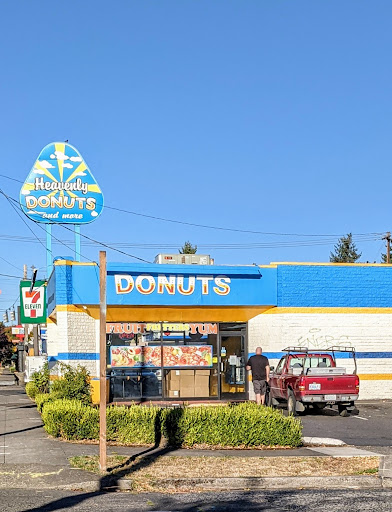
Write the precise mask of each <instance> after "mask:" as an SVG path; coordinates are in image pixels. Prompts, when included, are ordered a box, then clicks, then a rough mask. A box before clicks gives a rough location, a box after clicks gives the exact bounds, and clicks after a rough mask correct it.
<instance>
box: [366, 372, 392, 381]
mask: <svg viewBox="0 0 392 512" xmlns="http://www.w3.org/2000/svg"><path fill="white" fill-rule="evenodd" d="M358 377H359V379H360V380H392V373H360V374H359V375H358Z"/></svg>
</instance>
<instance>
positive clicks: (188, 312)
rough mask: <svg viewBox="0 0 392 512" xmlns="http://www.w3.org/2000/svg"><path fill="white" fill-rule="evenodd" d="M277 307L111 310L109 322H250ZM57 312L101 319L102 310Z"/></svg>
mask: <svg viewBox="0 0 392 512" xmlns="http://www.w3.org/2000/svg"><path fill="white" fill-rule="evenodd" d="M271 307H273V306H215V307H214V306H196V307H193V306H183V307H181V306H155V307H152V306H108V307H107V321H108V322H129V321H133V322H135V321H138V322H159V321H163V322H165V321H166V322H247V321H248V320H250V319H251V318H254V317H255V316H257V315H260V314H261V313H264V312H265V311H266V310H267V309H269V308H271ZM55 311H56V312H60V311H66V312H71V313H87V314H88V315H89V316H91V317H93V318H95V319H96V320H98V319H99V306H96V305H94V306H85V307H83V306H75V305H72V304H70V305H58V306H56V309H55Z"/></svg>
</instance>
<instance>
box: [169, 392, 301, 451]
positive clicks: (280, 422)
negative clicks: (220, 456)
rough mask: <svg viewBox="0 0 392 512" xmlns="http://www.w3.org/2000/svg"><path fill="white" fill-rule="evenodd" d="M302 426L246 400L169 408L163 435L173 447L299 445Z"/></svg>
mask: <svg viewBox="0 0 392 512" xmlns="http://www.w3.org/2000/svg"><path fill="white" fill-rule="evenodd" d="M301 434H302V425H301V423H300V422H299V421H298V420H297V419H295V418H293V417H291V416H289V417H285V416H283V414H282V413H281V412H280V411H277V410H274V409H272V408H269V407H260V406H258V405H256V404H253V403H249V402H248V403H243V404H240V405H235V406H231V407H227V406H217V407H208V406H205V407H193V408H186V407H185V408H178V409H172V410H169V411H168V413H167V415H166V418H165V422H164V435H165V437H166V438H167V439H168V442H169V444H170V445H172V446H184V447H191V446H195V445H210V446H222V447H223V446H228V447H229V446H230V447H234V446H246V447H255V446H299V445H300V444H301V437H302V436H301Z"/></svg>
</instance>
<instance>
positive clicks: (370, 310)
mask: <svg viewBox="0 0 392 512" xmlns="http://www.w3.org/2000/svg"><path fill="white" fill-rule="evenodd" d="M301 313H302V314H328V315H330V314H345V315H349V314H351V315H353V314H356V315H359V314H370V315H380V314H388V315H390V314H392V308H279V307H276V308H271V309H268V311H264V314H267V315H281V314H301Z"/></svg>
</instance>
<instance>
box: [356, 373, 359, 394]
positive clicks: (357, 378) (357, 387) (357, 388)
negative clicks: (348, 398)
mask: <svg viewBox="0 0 392 512" xmlns="http://www.w3.org/2000/svg"><path fill="white" fill-rule="evenodd" d="M355 389H356V390H357V391H359V377H358V375H356V376H355Z"/></svg>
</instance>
